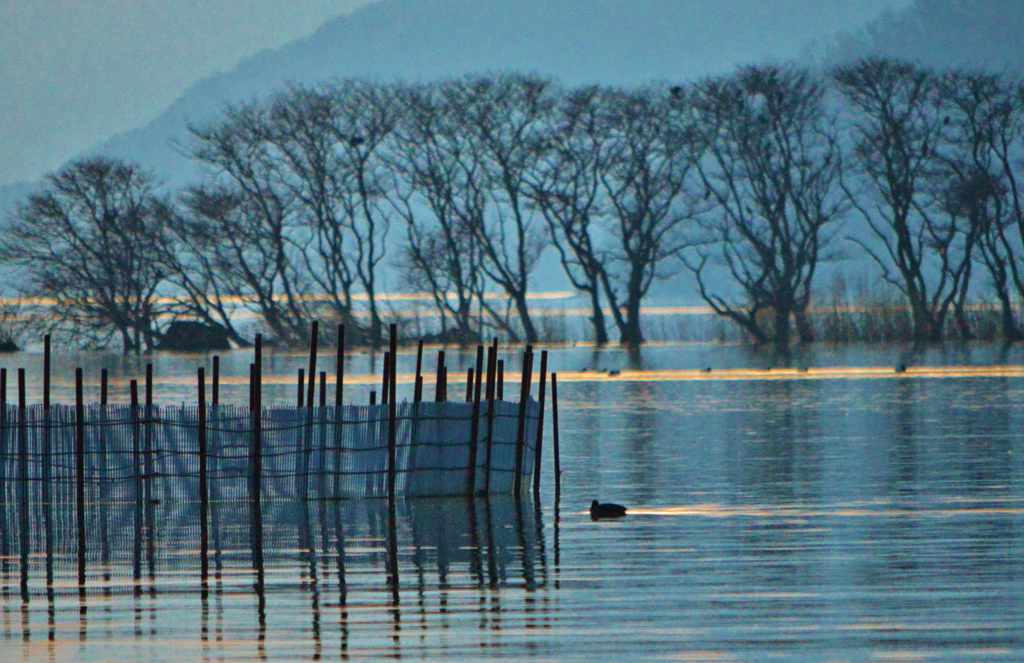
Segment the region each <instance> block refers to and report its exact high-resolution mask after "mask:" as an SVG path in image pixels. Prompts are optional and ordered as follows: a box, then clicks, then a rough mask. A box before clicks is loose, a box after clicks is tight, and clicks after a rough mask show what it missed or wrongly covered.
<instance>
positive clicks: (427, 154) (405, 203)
mask: <svg viewBox="0 0 1024 663" xmlns="http://www.w3.org/2000/svg"><path fill="white" fill-rule="evenodd" d="M408 103H409V110H408V112H407V113H406V115H405V118H404V120H403V122H402V123H401V124H400V126H399V128H398V129H397V130H396V132H395V140H394V149H393V155H392V160H391V166H392V170H393V172H395V173H396V179H395V186H394V187H393V188H392V189H391V193H390V200H391V201H392V204H393V206H394V209H395V210H396V211H397V213H398V214H399V215H401V217H402V218H403V219H404V220H405V222H406V244H405V246H404V248H403V255H402V258H401V260H400V264H401V266H402V267H403V269H404V271H405V273H406V274H407V276H408V277H409V279H410V282H411V283H412V284H413V286H414V287H416V288H418V289H420V290H422V291H425V292H427V293H429V294H430V296H431V299H432V301H433V303H434V308H435V309H436V310H437V311H438V314H439V315H440V318H441V331H442V333H443V334H446V335H447V334H448V333H449V328H448V326H449V321H450V322H451V324H452V325H453V326H454V329H453V330H452V332H451V333H453V334H454V336H455V338H457V339H459V341H460V342H463V343H470V342H472V341H473V340H478V339H476V336H475V335H474V333H473V330H472V311H473V304H474V301H476V303H477V305H478V306H480V307H481V308H486V309H487V311H488V314H489V315H490V317H491V320H492V323H494V324H496V325H497V326H498V327H499V328H501V329H503V330H504V331H506V332H508V333H511V331H512V330H511V329H510V327H509V325H508V322H507V318H506V317H505V316H502V315H500V314H499V313H498V312H497V311H495V310H494V309H492V308H491V307H490V306H489V305H488V304H487V303H486V302H485V301H484V299H483V289H484V282H483V278H484V275H483V273H482V271H481V269H480V263H481V260H482V255H481V250H480V246H479V244H478V243H477V242H476V241H475V240H474V237H473V229H474V228H475V227H478V226H480V225H482V224H483V220H484V216H485V211H486V206H487V178H486V176H485V173H484V172H483V170H482V168H481V167H480V166H479V164H478V163H477V162H476V161H475V160H473V159H472V158H470V157H469V153H470V150H469V148H468V146H467V141H468V138H467V137H466V136H465V134H464V132H463V131H462V128H461V127H460V126H459V125H458V124H457V123H455V122H454V121H453V119H454V118H453V114H451V113H449V112H448V111H447V109H446V107H445V100H444V95H443V94H442V92H441V90H440V88H439V87H438V86H424V87H419V88H415V89H412V90H410V91H409V97H408Z"/></svg>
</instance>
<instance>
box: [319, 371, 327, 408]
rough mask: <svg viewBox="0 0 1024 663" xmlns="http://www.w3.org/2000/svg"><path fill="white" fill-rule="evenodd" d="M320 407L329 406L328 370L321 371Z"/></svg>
mask: <svg viewBox="0 0 1024 663" xmlns="http://www.w3.org/2000/svg"><path fill="white" fill-rule="evenodd" d="M320 407H327V371H320Z"/></svg>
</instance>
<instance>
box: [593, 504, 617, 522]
mask: <svg viewBox="0 0 1024 663" xmlns="http://www.w3.org/2000/svg"><path fill="white" fill-rule="evenodd" d="M625 515H626V507H624V506H622V505H621V504H612V503H611V502H605V503H604V504H601V503H599V502H598V501H597V500H594V501H593V502H591V503H590V517H591V518H592V519H594V520H598V519H600V518H622V517H623V516H625Z"/></svg>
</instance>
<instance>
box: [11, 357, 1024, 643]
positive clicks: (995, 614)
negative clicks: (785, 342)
mask: <svg viewBox="0 0 1024 663" xmlns="http://www.w3.org/2000/svg"><path fill="white" fill-rule="evenodd" d="M904 352H907V353H911V354H901V353H904ZM915 352H916V354H913V353H915ZM944 352H945V354H943V353H944ZM999 352H1000V349H999V348H992V347H985V346H974V347H972V348H971V349H970V350H969V351H965V350H963V349H958V348H950V349H947V350H945V351H942V350H940V349H938V348H925V349H919V350H906V351H905V349H901V348H889V347H880V348H877V349H873V350H872V349H865V348H856V347H849V348H829V347H826V346H820V347H817V348H813V350H812V351H809V352H807V353H805V354H798V353H794V356H793V357H792V362H791V364H792V365H791V366H790V367H789V368H782V367H780V366H778V365H773V366H771V367H770V368H771V370H767V369H768V368H769V367H768V366H767V365H766V366H759V365H757V364H756V361H755V360H756V357H754V356H752V355H750V354H748V353H746V351H745V350H742V349H737V348H728V347H725V348H721V347H711V346H707V345H702V346H697V345H695V346H692V347H691V346H680V345H675V346H649V347H645V348H644V350H643V362H644V363H643V369H644V370H643V371H642V372H640V371H637V372H632V373H631V371H630V369H629V364H628V361H629V358H628V357H627V356H626V354H625V353H624V352H623V351H621V350H618V349H614V348H607V349H603V350H601V351H600V352H595V351H594V350H593V349H592V348H589V347H588V348H579V349H565V350H562V351H559V353H554V354H553V355H552V359H551V364H552V366H553V367H555V369H556V370H559V371H560V374H559V378H560V379H559V382H560V383H561V384H560V385H559V391H560V393H559V397H560V399H561V400H560V403H559V406H560V418H561V443H562V467H563V468H565V470H566V473H565V476H564V477H563V483H562V491H561V495H562V499H563V501H562V503H561V504H556V503H554V501H553V499H552V491H553V486H554V482H553V481H550V480H546V481H544V482H543V486H544V488H545V491H544V492H543V493H542V495H541V499H540V500H539V501H536V502H534V501H530V500H527V501H523V502H521V503H516V502H515V501H514V500H511V499H508V500H491V501H490V502H487V501H484V500H476V501H473V502H466V501H465V500H464V499H461V498H459V499H452V500H428V501H419V500H410V501H406V502H401V501H400V502H398V503H397V504H396V508H395V510H394V511H393V512H392V511H391V510H389V508H388V504H387V503H386V502H377V501H365V502H357V501H352V502H337V503H317V502H309V503H301V502H279V501H268V502H266V503H265V525H266V529H265V540H264V557H263V564H262V565H259V568H254V565H253V550H252V547H251V542H250V537H249V518H250V516H249V510H248V508H247V507H246V505H245V504H244V503H239V502H232V501H229V500H226V499H225V497H227V496H226V495H217V494H214V495H213V498H212V499H213V503H212V504H211V531H210V551H209V555H210V560H209V574H208V577H207V579H206V581H205V582H203V581H202V579H201V578H200V577H199V573H198V569H199V568H200V564H199V560H198V554H199V553H198V552H197V550H198V547H197V545H196V544H195V541H196V540H197V537H198V534H197V532H196V529H197V528H196V526H195V525H192V524H191V523H192V522H193V521H192V516H190V515H189V514H194V513H195V505H192V504H189V505H180V506H179V508H175V506H174V505H170V504H168V503H166V502H165V503H164V504H161V505H158V506H157V507H156V509H155V511H154V514H153V515H154V518H155V520H154V521H153V522H152V527H151V529H152V536H151V537H150V529H149V528H150V526H149V525H147V528H145V529H143V530H142V531H141V532H140V533H139V537H140V538H139V541H140V553H139V557H138V559H139V569H138V582H136V581H135V579H134V577H135V571H134V569H133V563H134V559H133V555H134V551H133V548H134V541H135V537H136V532H134V531H130V530H129V531H119V528H118V527H117V523H119V522H128V523H131V522H134V521H133V520H132V518H131V517H130V513H131V510H132V509H134V508H135V504H134V503H130V504H120V503H116V502H115V503H112V504H111V505H110V510H109V511H108V512H107V517H108V518H109V520H108V524H107V526H106V530H108V531H107V537H109V542H108V544H106V545H105V546H101V545H98V544H97V545H90V552H91V554H94V555H95V558H92V557H90V562H89V563H90V566H89V569H90V575H89V578H88V584H87V592H86V598H85V602H81V601H80V600H79V594H78V590H77V587H76V585H75V582H74V579H75V566H74V560H73V558H72V557H71V556H70V553H69V550H68V549H66V548H64V547H62V546H61V545H60V533H61V532H62V528H63V527H64V525H65V524H66V523H68V522H71V521H69V520H68V519H67V516H66V514H65V513H64V511H62V509H63V507H61V506H60V505H55V506H54V510H53V513H52V516H53V523H54V532H55V534H57V545H56V546H55V550H56V557H55V560H54V563H53V565H52V566H53V576H54V582H53V587H52V591H53V600H52V601H51V600H50V599H49V596H48V592H47V589H48V588H47V586H46V564H45V559H44V553H45V541H44V536H43V528H42V523H43V519H42V515H41V512H40V513H39V514H35V513H34V514H33V522H38V523H40V525H39V531H38V532H34V533H33V538H32V541H31V548H29V549H27V550H26V551H25V555H24V557H25V559H26V560H27V561H28V570H29V571H30V572H29V573H27V574H26V575H25V581H26V582H25V585H24V592H25V594H26V596H27V602H23V601H22V598H21V593H22V587H21V579H22V577H21V574H20V571H19V570H20V569H21V568H22V566H21V559H22V555H21V550H20V545H21V542H20V541H19V539H18V536H17V534H16V532H17V531H18V530H17V528H13V529H11V530H9V531H11V532H14V533H13V534H12V535H11V537H10V538H7V539H3V538H0V544H2V545H3V546H4V548H3V550H5V551H7V554H6V555H4V556H3V558H2V559H0V577H2V578H3V580H2V588H0V589H2V598H0V660H6V658H14V659H17V657H18V655H19V654H21V655H22V657H23V658H33V657H35V656H39V657H41V658H46V657H49V658H50V659H52V660H64V659H75V660H97V661H98V660H108V659H111V658H114V659H116V660H137V659H143V660H145V659H151V660H164V659H176V660H190V661H191V660H229V659H241V660H258V659H260V658H262V659H265V660H310V659H316V658H318V657H319V658H321V659H339V658H340V659H357V658H364V659H383V658H415V659H436V660H452V659H468V660H479V659H486V658H511V659H526V658H539V659H544V660H562V659H569V660H586V661H588V663H597V662H598V661H619V660H638V659H646V660H730V661H740V662H748V661H749V662H755V661H765V660H783V661H819V660H844V661H846V660H848V661H865V660H928V661H944V662H951V663H952V662H957V663H960V662H962V661H964V660H970V661H1020V660H1024V642H1022V637H1024V613H1022V611H1021V610H1020V606H1021V605H1022V604H1024V368H1022V367H1021V366H1020V364H1024V347H1022V346H1016V347H1014V348H1011V349H1009V350H1008V351H1007V352H1008V354H1007V355H1005V356H1006V357H1008V358H1009V359H1008V361H1007V363H1010V364H1014V363H1015V364H1018V365H1017V366H1009V367H989V366H985V365H984V364H986V363H990V362H991V361H994V360H995V358H996V357H997V356H998V355H999ZM452 354H457V353H452ZM901 358H910V359H912V361H913V363H912V364H911V365H910V366H909V368H908V370H907V372H906V373H901V374H900V373H896V371H895V370H894V366H895V365H896V363H897V362H898V361H899V360H900V359H901ZM353 359H354V361H353V362H350V367H353V366H354V365H355V364H358V363H365V362H364V361H363V358H362V357H354V358H353ZM410 359H411V356H410V355H402V356H400V359H399V361H400V362H408V361H409V360H410ZM378 360H379V357H378ZM471 360H472V353H469V354H467V360H466V363H464V364H463V366H464V367H466V366H469V365H470V361H471ZM944 360H948V361H949V362H950V363H952V364H954V365H953V366H937V365H936V364H938V363H939V362H940V361H944ZM967 360H970V361H972V362H975V363H976V364H981V366H968V365H964V364H965V362H966V361H967ZM301 361H302V358H301V357H300V358H297V359H296V364H295V365H301ZM378 363H379V362H378ZM287 365H288V362H287V361H285V360H282V364H281V366H282V367H286V366H287ZM450 365H451V366H452V367H453V368H452V372H453V376H454V374H455V372H456V368H455V367H457V366H459V365H460V364H459V358H458V357H455V358H451V360H450ZM246 366H247V364H246ZM706 366H711V367H712V368H713V371H712V372H711V373H710V374H707V373H704V372H703V370H702V369H703V367H706ZM567 367H571V368H574V369H576V368H588V370H587V371H586V372H583V371H580V372H579V373H578V374H577V375H576V376H573V375H564V374H562V373H561V370H562V369H564V368H567ZM510 368H511V369H512V370H516V367H515V366H510ZM595 368H599V369H605V370H604V371H603V372H600V373H599V372H598V371H597V370H595ZM804 368H808V369H809V370H807V371H804V370H803V369H804ZM190 370H191V369H190ZM281 370H282V371H284V370H285V369H284V368H282V369H281ZM610 370H620V371H621V374H620V375H611V374H610V372H609V371H610ZM158 374H159V371H158ZM463 375H464V372H463ZM506 379H507V380H512V381H514V380H515V378H514V377H507V378H506ZM454 383H455V380H454V377H453V384H454ZM292 384H293V382H292V380H290V379H289V380H288V385H287V399H288V400H287V402H293V399H294V390H293V387H292V386H291V385H292ZM354 384H355V386H354V387H353V389H363V390H366V389H368V388H369V385H370V382H369V381H367V382H365V383H358V382H354ZM401 384H402V385H406V386H408V383H406V382H401ZM282 385H284V381H283V378H282ZM373 388H379V382H377V381H376V379H375V381H374V383H373ZM284 390H285V387H284V386H282V387H281V393H284ZM454 391H455V388H454V387H453V392H454ZM460 393H462V392H461V390H460ZM364 397H365V391H364V394H363V396H360V398H364ZM400 398H401V396H400ZM548 440H550V437H549V438H548ZM549 471H550V469H549V468H546V469H545V472H549ZM215 488H216V487H215ZM19 489H20V488H19V487H17V486H13V487H12V488H11V490H10V494H9V495H6V496H4V498H5V499H6V502H5V503H6V504H7V505H8V506H10V507H12V508H9V509H8V511H7V517H8V519H9V521H11V522H12V523H16V522H17V519H18V517H19V515H18V513H17V509H18V507H17V506H16V505H17V504H18V499H17V498H18V495H17V493H16V491H17V490H19ZM37 497H38V496H37V495H36V494H33V499H37ZM594 498H599V499H602V500H610V501H617V502H621V503H624V504H626V505H627V506H629V507H630V514H629V515H628V516H627V517H626V518H625V519H623V520H620V521H616V522H592V521H591V520H590V518H589V515H588V512H587V506H588V505H589V503H590V500H591V499H594ZM103 513H104V512H103V511H100V512H99V516H97V517H102V516H103ZM92 525H93V526H94V527H93V529H94V530H95V531H96V532H97V533H98V535H100V536H102V532H103V531H104V528H103V527H100V521H99V520H97V521H96V523H92ZM5 536H6V535H5ZM150 541H152V549H153V550H154V551H155V564H154V565H153V571H152V572H150V565H149V557H147V555H148V554H149V548H150ZM104 549H106V550H108V552H106V553H104V552H103V550H104ZM104 555H106V557H104ZM104 559H106V560H108V563H105V562H104V561H103V560H104ZM136 587H137V588H138V591H137V592H136V591H135V588H136ZM51 606H52V608H51ZM83 607H84V608H86V610H85V611H84V612H83V611H82V608H83ZM51 634H52V635H51ZM51 637H52V638H53V639H52V640H51V639H50V638H51ZM111 652H114V653H111ZM118 652H127V653H126V654H124V655H121V654H120V653H118ZM118 657H119V658H118Z"/></svg>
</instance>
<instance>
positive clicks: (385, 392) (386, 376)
mask: <svg viewBox="0 0 1024 663" xmlns="http://www.w3.org/2000/svg"><path fill="white" fill-rule="evenodd" d="M393 356H394V355H392V354H391V352H390V351H388V352H385V353H384V373H383V374H382V376H381V385H380V402H381V404H383V405H387V404H388V397H389V396H390V394H391V391H390V389H389V388H388V385H389V384H390V381H391V358H392V357H393Z"/></svg>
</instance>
